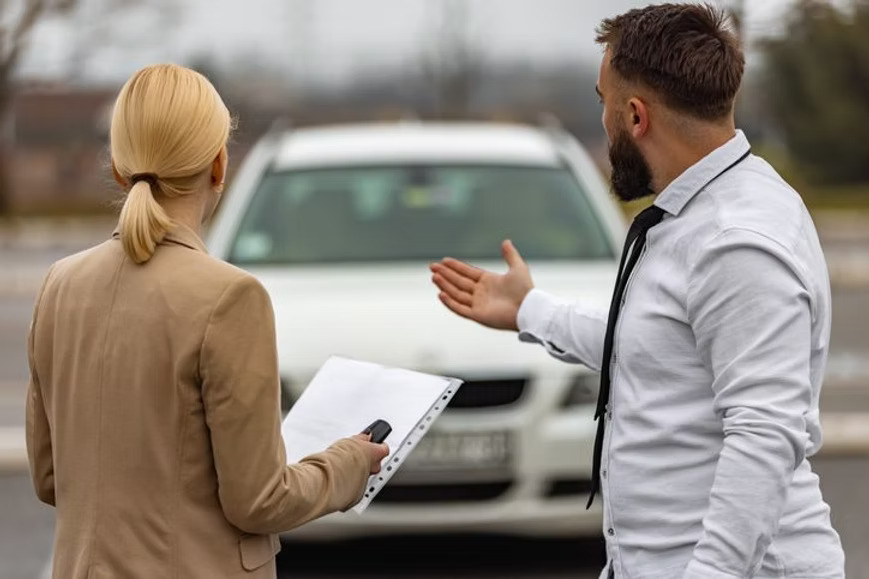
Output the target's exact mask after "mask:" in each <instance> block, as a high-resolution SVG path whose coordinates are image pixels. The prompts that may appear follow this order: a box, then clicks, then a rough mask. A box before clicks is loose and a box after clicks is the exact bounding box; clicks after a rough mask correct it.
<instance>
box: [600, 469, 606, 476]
mask: <svg viewBox="0 0 869 579" xmlns="http://www.w3.org/2000/svg"><path fill="white" fill-rule="evenodd" d="M600 476H602V477H603V478H606V469H603V470H602V471H601V472H600Z"/></svg>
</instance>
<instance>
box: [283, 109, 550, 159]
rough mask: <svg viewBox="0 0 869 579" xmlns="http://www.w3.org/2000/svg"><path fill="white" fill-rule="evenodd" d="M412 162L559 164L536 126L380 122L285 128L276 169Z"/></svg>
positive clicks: (543, 134) (491, 123)
mask: <svg viewBox="0 0 869 579" xmlns="http://www.w3.org/2000/svg"><path fill="white" fill-rule="evenodd" d="M414 162H454V163H497V164H502V163H503V164H514V165H534V166H549V167H553V166H558V165H560V164H561V161H560V159H559V153H558V150H557V149H556V147H555V145H554V143H553V142H552V140H551V139H550V138H549V136H548V135H547V133H546V132H545V131H544V130H542V129H539V128H536V127H532V126H527V125H519V124H508V123H495V122H443V121H439V122H433V121H428V122H420V121H401V122H381V123H360V124H345V125H332V126H319V127H311V128H300V129H294V130H291V131H286V132H285V133H284V134H283V136H282V137H281V138H280V139H279V142H278V146H277V150H276V153H275V157H274V161H273V163H274V165H273V166H274V168H275V169H277V170H285V169H293V168H302V167H313V166H336V165H345V166H347V165H383V164H394V163H414Z"/></svg>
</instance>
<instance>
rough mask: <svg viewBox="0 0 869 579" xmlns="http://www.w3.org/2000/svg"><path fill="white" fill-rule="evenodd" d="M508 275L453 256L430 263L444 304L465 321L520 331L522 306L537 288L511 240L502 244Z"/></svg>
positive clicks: (433, 278) (433, 277)
mask: <svg viewBox="0 0 869 579" xmlns="http://www.w3.org/2000/svg"><path fill="white" fill-rule="evenodd" d="M501 253H502V254H503V256H504V261H506V262H507V266H508V270H507V273H505V274H503V275H502V274H496V273H493V272H491V271H486V270H484V269H480V268H478V267H474V266H472V265H468V264H467V263H465V262H463V261H459V260H457V259H453V258H451V257H447V258H444V259H443V260H441V261H440V262H437V263H433V264H431V271H432V281H433V282H434V284H435V285H436V286H437V287H438V289H439V290H440V293H439V294H438V298H440V300H441V302H443V304H444V305H445V306H446V307H447V308H449V309H450V310H452V311H453V312H455V313H456V314H458V315H460V316H462V317H463V318H468V319H469V320H473V321H475V322H478V323H480V324H482V325H484V326H488V327H490V328H495V329H498V330H513V331H517V330H518V329H519V327H518V325H517V323H516V317H517V316H518V314H519V306H520V305H522V300H524V299H525V296H526V295H528V292H529V291H531V289H532V288H533V287H534V283H533V282H532V280H531V274H530V273H529V271H528V265H527V264H526V263H525V261H523V259H522V256H521V255H519V252H518V251H517V250H516V248H515V247H514V246H513V244H512V243H511V242H510V241H509V240H508V241H504V242H503V243H502V244H501Z"/></svg>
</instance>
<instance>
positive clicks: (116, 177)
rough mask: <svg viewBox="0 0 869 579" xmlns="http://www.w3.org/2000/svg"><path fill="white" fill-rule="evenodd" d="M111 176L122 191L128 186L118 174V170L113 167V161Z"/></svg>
mask: <svg viewBox="0 0 869 579" xmlns="http://www.w3.org/2000/svg"><path fill="white" fill-rule="evenodd" d="M112 176H113V177H114V178H115V181H117V183H118V185H120V186H121V187H123V188H124V189H126V188H127V187H129V186H130V183H129V182H128V181H127V180H126V179H124V178H123V177H121V174H120V173H118V168H117V167H115V160H114V159H112Z"/></svg>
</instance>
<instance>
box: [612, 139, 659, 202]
mask: <svg viewBox="0 0 869 579" xmlns="http://www.w3.org/2000/svg"><path fill="white" fill-rule="evenodd" d="M609 158H610V165H611V166H612V175H611V176H610V182H611V183H612V187H613V193H615V196H616V197H618V198H619V199H620V200H622V201H633V200H634V199H640V198H641V197H646V196H648V195H654V194H655V192H654V191H653V190H652V171H651V169H650V168H649V164H648V163H647V162H646V159H645V157H643V153H642V151H640V148H639V147H638V146H637V145H636V143H634V141H633V140H631V137H630V136H629V135H628V132H627V131H625V130H623V129H622V130H619V131H617V132H616V136H615V138H614V139H613V142H612V144H610V146H609Z"/></svg>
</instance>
